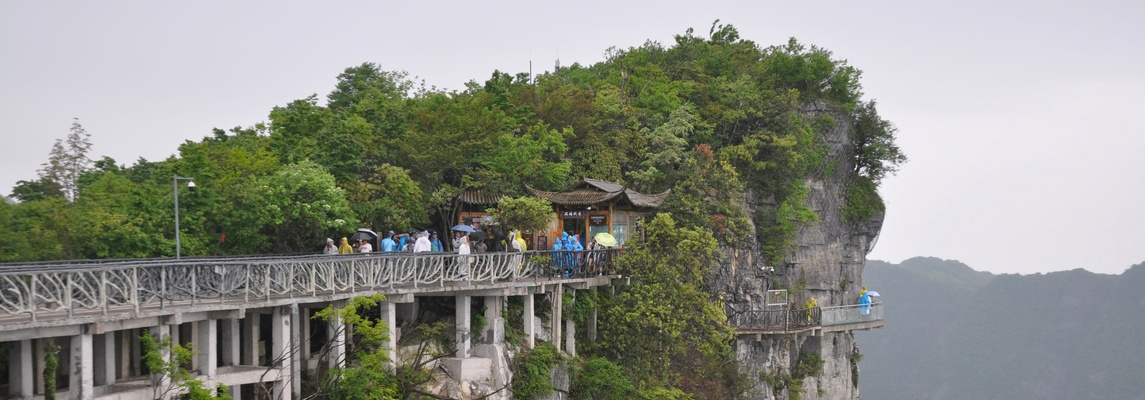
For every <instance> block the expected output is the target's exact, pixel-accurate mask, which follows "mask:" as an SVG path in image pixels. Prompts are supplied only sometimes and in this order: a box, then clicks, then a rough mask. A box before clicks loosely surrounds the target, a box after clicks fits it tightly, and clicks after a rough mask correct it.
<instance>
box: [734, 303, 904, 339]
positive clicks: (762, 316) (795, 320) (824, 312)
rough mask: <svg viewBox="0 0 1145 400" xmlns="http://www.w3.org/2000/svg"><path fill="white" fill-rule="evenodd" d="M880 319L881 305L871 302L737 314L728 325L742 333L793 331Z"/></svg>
mask: <svg viewBox="0 0 1145 400" xmlns="http://www.w3.org/2000/svg"><path fill="white" fill-rule="evenodd" d="M882 319H883V303H882V302H874V303H872V304H870V305H860V304H851V305H845V306H831V307H813V308H802V309H774V310H753V311H741V312H735V313H732V314H731V315H730V316H729V318H728V323H729V324H731V325H732V326H734V327H736V328H737V329H739V330H746V331H759V332H794V331H802V330H806V329H808V328H813V327H823V326H836V325H846V324H854V323H860V322H867V321H878V320H882Z"/></svg>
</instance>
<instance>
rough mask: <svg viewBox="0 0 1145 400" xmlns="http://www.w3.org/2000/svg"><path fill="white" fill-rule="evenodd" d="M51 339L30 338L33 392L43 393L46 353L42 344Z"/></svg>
mask: <svg viewBox="0 0 1145 400" xmlns="http://www.w3.org/2000/svg"><path fill="white" fill-rule="evenodd" d="M51 340H52V338H46V339H32V368H33V371H32V387H33V390H34V393H37V394H43V393H44V355H45V353H46V352H45V351H44V346H47V345H48V342H49V341H51Z"/></svg>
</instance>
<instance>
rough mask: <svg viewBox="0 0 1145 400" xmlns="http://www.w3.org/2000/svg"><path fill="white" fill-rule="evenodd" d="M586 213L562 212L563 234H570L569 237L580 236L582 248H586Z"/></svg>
mask: <svg viewBox="0 0 1145 400" xmlns="http://www.w3.org/2000/svg"><path fill="white" fill-rule="evenodd" d="M584 214H585V213H584V211H579V210H578V211H562V212H561V229H563V232H565V233H568V234H569V236H572V235H580V238H581V241H582V242H581V246H584V242H583V241H584V240H585V239H586V238H585V234H587V233H588V232H586V231H585V220H584V217H585V215H584Z"/></svg>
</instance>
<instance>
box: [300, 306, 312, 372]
mask: <svg viewBox="0 0 1145 400" xmlns="http://www.w3.org/2000/svg"><path fill="white" fill-rule="evenodd" d="M298 332H299V333H300V336H299V337H298V343H299V344H300V346H301V348H300V349H299V350H300V354H299V358H300V359H301V360H302V365H303V367H302V369H306V366H307V365H309V364H310V340H311V339H310V309H309V308H306V307H300V308H299V309H298Z"/></svg>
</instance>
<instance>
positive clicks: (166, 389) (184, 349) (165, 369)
mask: <svg viewBox="0 0 1145 400" xmlns="http://www.w3.org/2000/svg"><path fill="white" fill-rule="evenodd" d="M139 342H140V343H141V347H142V349H143V364H144V365H145V366H146V367H147V370H148V371H150V372H151V373H152V374H154V375H158V376H160V377H162V378H163V380H162V382H166V383H167V385H166V386H161V385H153V387H152V391H153V394H154V397H155V398H156V399H164V398H169V397H171V396H172V395H175V394H177V393H180V392H181V393H185V394H184V395H185V396H186V398H187V399H190V400H211V399H219V400H230V398H231V396H230V395H228V394H225V393H226V392H227V385H224V384H221V383H220V384H218V385H217V386H216V387H214V388H209V387H206V386H205V385H204V384H203V381H200V380H198V379H196V378H195V376H194V375H193V374H192V373H191V371H188V370H187V369H186V368H184V367H183V366H184V365H189V364H190V363H191V359H192V358H193V357H195V354H197V353H198V350H195V349H193V348H191V344H190V343H188V344H187V345H186V346H182V345H179V344H177V343H175V342H174V341H172V340H171V337H170V336H168V337H164V338H161V339H158V340H156V339H155V338H154V337H152V336H151V334H150V333H149V332H147V331H144V332H143V335H141V336H140V337H139ZM212 350H213V349H208V351H212ZM219 393H224V394H221V395H217V394H219Z"/></svg>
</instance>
